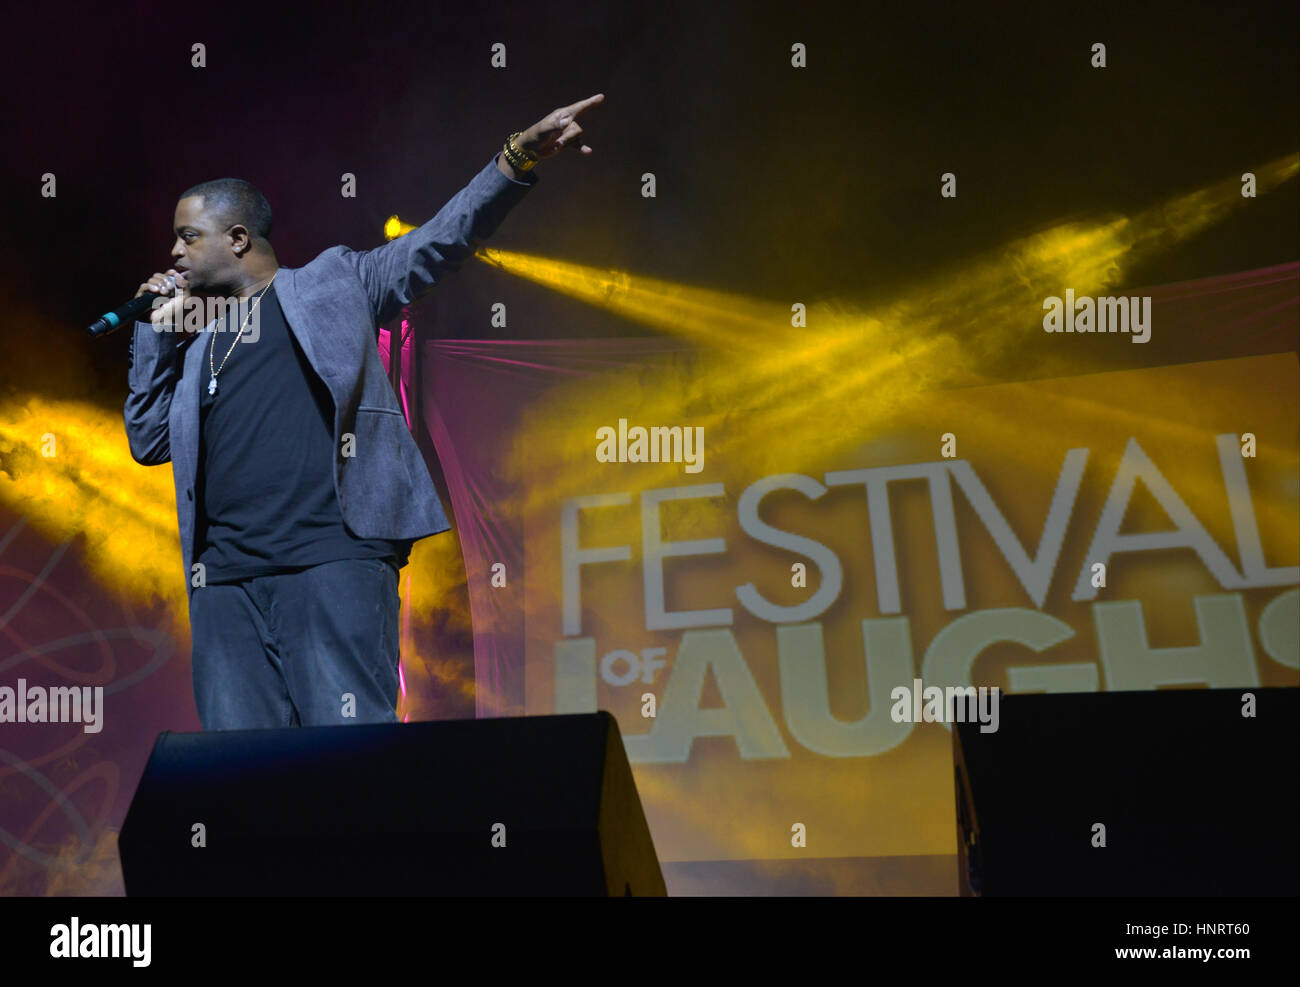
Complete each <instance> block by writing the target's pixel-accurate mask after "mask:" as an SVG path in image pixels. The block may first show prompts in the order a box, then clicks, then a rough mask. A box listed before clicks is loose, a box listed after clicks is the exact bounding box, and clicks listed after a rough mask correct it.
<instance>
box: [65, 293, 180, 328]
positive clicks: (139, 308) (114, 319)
mask: <svg viewBox="0 0 1300 987" xmlns="http://www.w3.org/2000/svg"><path fill="white" fill-rule="evenodd" d="M168 297H170V296H168V295H159V294H155V293H154V292H152V291H146V292H145V293H144V294H143V295H141V296H140V297H139V298H132V299H131V300H130V301H129V302H127V303H126V304H125V305H119V306H118V307H117V308H115V309H113V311H111V312H105V313H104V314H103V315H101V316H100V317H99V318H98V319H96V320H95V321H94V322H92V323H91V324H90V325H88V326H87V327H86V335H88V336H89V337H90V338H91V339H96V338H98V337H100V336H107V335H108V334H109V333H111V332H116V331H117V330H118V329H121V328H122V326H123V325H125V324H126V323H128V322H131V323H134V322H135V320H136V319H137V318H138V317H139V316H141V315H144V314H146V313H147V312H148V311H149V310H150V309H152V308H153V303H154V299H155V298H168Z"/></svg>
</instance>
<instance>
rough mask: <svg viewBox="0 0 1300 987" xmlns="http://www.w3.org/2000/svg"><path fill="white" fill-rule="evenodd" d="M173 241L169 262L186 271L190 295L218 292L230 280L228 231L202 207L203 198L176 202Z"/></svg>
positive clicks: (231, 258) (231, 255) (195, 197)
mask: <svg viewBox="0 0 1300 987" xmlns="http://www.w3.org/2000/svg"><path fill="white" fill-rule="evenodd" d="M173 229H174V232H175V233H176V241H175V242H174V243H173V244H172V259H173V260H174V261H175V262H176V268H177V269H178V270H181V271H184V272H185V280H186V281H187V282H188V283H189V289H188V290H189V292H190V293H191V294H195V295H201V294H209V293H213V292H216V291H219V290H221V289H222V288H223V287H224V286H225V284H226V282H227V281H228V280H229V274H230V270H231V266H232V262H233V260H234V255H233V254H232V253H231V249H230V246H231V245H230V238H229V237H228V236H226V233H227V231H226V230H223V229H222V228H221V223H220V219H219V217H217V216H215V215H213V214H212V213H210V212H208V211H206V210H205V209H204V208H203V197H202V196H190V197H189V198H187V199H181V200H180V202H178V203H176V216H175V221H174V226H173Z"/></svg>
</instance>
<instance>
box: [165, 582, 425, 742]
mask: <svg viewBox="0 0 1300 987" xmlns="http://www.w3.org/2000/svg"><path fill="white" fill-rule="evenodd" d="M400 605H401V603H400V600H399V598H398V595H397V570H396V569H394V568H393V566H391V565H390V564H389V563H387V562H385V561H383V560H382V559H345V560H342V561H339V562H326V563H324V564H322V565H317V566H312V567H311V568H309V569H303V570H301V571H299V572H291V573H284V574H280V575H272V576H256V577H254V578H251V579H245V580H243V581H241V582H237V583H228V584H212V585H208V586H204V587H200V588H196V589H195V590H194V592H193V594H192V595H191V597H190V630H191V636H192V640H193V646H192V649H191V650H192V655H193V666H194V700H195V702H196V703H197V705H198V708H199V721H200V722H201V723H202V724H203V729H205V730H250V729H258V728H263V727H288V726H329V725H346V724H351V723H396V722H397V712H396V709H397V661H398V630H397V617H398V610H399V607H400Z"/></svg>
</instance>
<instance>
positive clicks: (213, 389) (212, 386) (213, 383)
mask: <svg viewBox="0 0 1300 987" xmlns="http://www.w3.org/2000/svg"><path fill="white" fill-rule="evenodd" d="M208 393H209V394H216V393H217V377H216V375H215V374H214V375H213V376H212V379H211V380H210V381H208Z"/></svg>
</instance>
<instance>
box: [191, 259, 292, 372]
mask: <svg viewBox="0 0 1300 987" xmlns="http://www.w3.org/2000/svg"><path fill="white" fill-rule="evenodd" d="M279 273H280V272H279V271H276V272H275V274H272V275H271V280H270V281H268V282H267V283H266V287H265V288H263V289H262V290H261V291H259V292H258V293H257V298H255V299H254V300H253V304H252V305H251V306H250V307H249V309H248V315H247V316H245V318H244V324H243V325H242V326H240V327H239V335H238V336H236V337H235V341H234V342H233V343H231V344H230V349H228V350H226V355H225V356H224V357H222V358H221V366H219V367H214V366H213V361H212V353H213V351H214V350H215V349H216V348H217V334H216V333H215V332H214V333H213V334H212V345H211V346H209V347H208V370H209V371H210V372H211V374H212V377H211V378H210V379H209V380H208V393H209V394H216V393H217V374H219V373H221V371H222V370H224V369H225V368H226V361H227V360H229V359H230V354H231V353H233V352H235V346H236V345H238V343H239V340H240V338H241V337H242V336H243V335H244V330H245V329H247V328H248V323H249V322H251V321H252V319H253V313H254V312H255V311H257V306H258V304H259V303H260V302H261V301H262V296H263V295H265V294H266V293H267V292H268V291H270V290H271V285H273V284H275V279H276V277H277V276H278V275H279Z"/></svg>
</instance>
